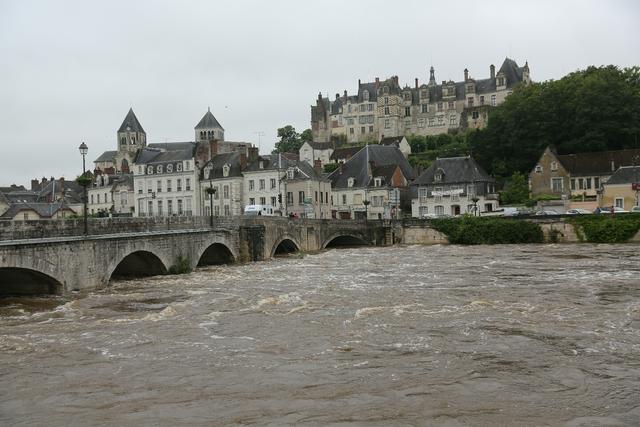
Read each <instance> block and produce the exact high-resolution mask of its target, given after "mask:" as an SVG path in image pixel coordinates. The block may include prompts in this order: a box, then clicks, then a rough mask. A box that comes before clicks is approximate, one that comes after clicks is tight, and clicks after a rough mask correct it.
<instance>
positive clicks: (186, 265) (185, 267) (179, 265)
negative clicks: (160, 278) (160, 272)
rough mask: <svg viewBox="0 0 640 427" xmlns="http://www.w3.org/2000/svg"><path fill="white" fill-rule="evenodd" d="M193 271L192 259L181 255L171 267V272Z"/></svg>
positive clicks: (183, 272) (184, 272)
mask: <svg viewBox="0 0 640 427" xmlns="http://www.w3.org/2000/svg"><path fill="white" fill-rule="evenodd" d="M190 272H191V261H190V260H189V258H185V257H183V256H179V257H178V258H176V260H175V262H174V263H173V265H172V266H171V267H169V274H186V273H190Z"/></svg>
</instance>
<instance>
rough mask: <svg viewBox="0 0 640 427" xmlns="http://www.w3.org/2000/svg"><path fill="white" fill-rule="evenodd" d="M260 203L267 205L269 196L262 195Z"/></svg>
mask: <svg viewBox="0 0 640 427" xmlns="http://www.w3.org/2000/svg"><path fill="white" fill-rule="evenodd" d="M260 204H261V205H266V204H267V198H266V197H260Z"/></svg>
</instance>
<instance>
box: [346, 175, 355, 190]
mask: <svg viewBox="0 0 640 427" xmlns="http://www.w3.org/2000/svg"><path fill="white" fill-rule="evenodd" d="M355 182H356V179H355V178H354V177H352V176H350V177H349V179H347V187H353V184H354V183H355Z"/></svg>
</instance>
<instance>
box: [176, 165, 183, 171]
mask: <svg viewBox="0 0 640 427" xmlns="http://www.w3.org/2000/svg"><path fill="white" fill-rule="evenodd" d="M176 169H177V171H178V172H182V163H178V166H177V167H176Z"/></svg>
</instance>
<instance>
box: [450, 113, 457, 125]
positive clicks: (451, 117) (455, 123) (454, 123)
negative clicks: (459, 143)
mask: <svg viewBox="0 0 640 427" xmlns="http://www.w3.org/2000/svg"><path fill="white" fill-rule="evenodd" d="M449 125H450V126H458V116H453V115H452V116H449Z"/></svg>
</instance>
